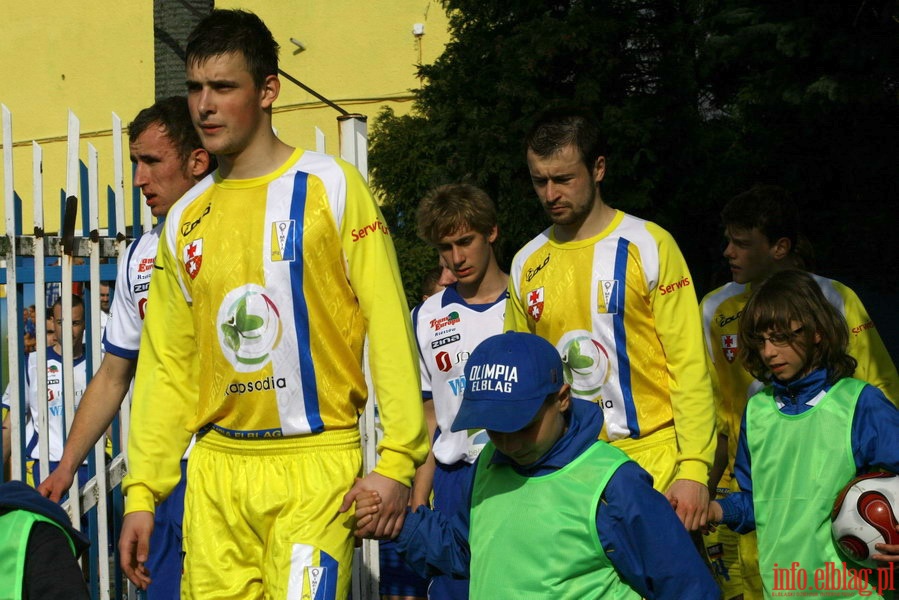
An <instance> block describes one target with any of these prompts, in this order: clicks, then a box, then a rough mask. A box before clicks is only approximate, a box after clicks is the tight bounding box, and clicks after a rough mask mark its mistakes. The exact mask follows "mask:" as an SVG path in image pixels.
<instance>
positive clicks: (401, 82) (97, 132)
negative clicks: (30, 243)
mask: <svg viewBox="0 0 899 600" xmlns="http://www.w3.org/2000/svg"><path fill="white" fill-rule="evenodd" d="M6 4H7V5H6V6H5V14H4V18H3V19H2V20H0V56H2V57H3V59H2V60H0V103H3V104H5V105H6V106H7V107H8V108H9V110H10V112H11V113H12V116H13V126H12V131H13V146H14V169H13V170H14V175H15V189H16V192H17V193H18V194H19V196H21V197H22V199H23V210H22V213H23V217H24V223H25V226H24V228H23V229H24V231H25V232H26V233H30V231H31V227H32V221H31V216H32V214H33V209H32V204H31V198H32V196H33V193H32V189H33V187H32V185H33V184H32V149H31V141H32V140H37V141H38V142H39V143H40V144H41V146H42V148H43V152H44V169H43V172H44V194H43V198H44V201H45V204H46V205H47V206H48V208H47V209H46V210H45V219H46V221H45V230H47V231H56V230H57V229H58V227H59V208H58V199H59V190H60V189H62V188H64V187H65V181H66V166H65V160H66V142H65V140H66V128H67V111H68V110H69V109H71V110H72V111H74V113H75V114H76V115H77V116H78V118H79V119H80V122H81V132H82V142H81V145H80V148H79V156H80V158H81V160H82V161H83V162H84V163H85V164H87V162H88V150H87V144H88V143H91V144H92V145H93V146H94V147H96V149H97V150H98V152H99V155H100V158H99V181H100V185H99V189H100V207H101V219H100V227H101V228H104V227H106V225H107V223H106V213H105V206H106V188H107V186H112V184H113V163H112V160H111V156H112V134H111V113H112V112H115V113H117V114H118V115H119V116H120V117H121V119H122V121H123V122H124V125H125V126H127V124H128V122H129V121H130V120H131V119H132V118H133V117H134V116H135V114H136V113H137V112H138V111H139V110H140V109H141V108H143V107H145V106H148V105H149V104H151V103H152V102H153V100H154V90H155V86H154V62H153V60H154V59H153V52H154V50H153V3H152V2H150V1H149V0H144V1H141V2H108V1H103V2H50V1H49V0H32V1H31V2H28V3H6ZM216 6H217V7H219V8H243V9H246V10H251V11H253V12H255V13H257V14H258V15H259V16H260V17H261V18H262V19H263V21H265V23H266V24H267V25H268V26H269V28H270V29H271V30H272V33H273V35H274V36H275V39H276V40H277V41H278V43H279V44H280V45H281V54H280V57H281V68H282V70H284V71H285V72H286V73H288V74H290V75H292V76H293V77H295V78H296V79H299V80H300V81H302V82H303V83H304V84H306V85H307V86H309V87H310V88H312V89H314V90H315V91H316V92H318V93H319V94H321V95H323V96H325V97H327V98H328V99H330V100H332V101H333V102H335V103H337V104H338V105H340V106H342V107H343V108H344V109H345V110H347V111H349V112H352V113H362V114H364V115H366V116H368V117H369V128H370V127H371V125H372V123H373V120H374V117H375V116H376V115H377V113H378V112H379V111H380V109H381V107H382V106H385V105H388V106H391V107H393V109H394V110H395V111H396V112H397V113H398V114H405V113H407V112H408V111H409V110H410V109H411V104H412V103H411V100H412V97H411V90H412V89H415V88H417V87H418V86H419V81H418V79H417V78H416V65H417V64H420V63H423V64H428V63H431V62H433V61H434V60H435V59H436V58H437V57H438V56H439V55H440V54H441V53H442V52H443V49H444V46H445V44H446V42H447V41H448V34H447V17H446V14H445V13H444V11H443V8H442V6H441V5H440V3H439V1H437V0H389V1H382V2H370V1H368V0H314V1H313V0H307V1H304V2H296V1H291V0H244V1H242V2H228V1H222V2H217V3H216ZM415 24H421V25H423V27H424V34H423V35H421V36H416V35H414V34H413V26H414V25H415ZM290 38H295V39H297V40H299V41H301V42H302V43H303V45H304V46H305V48H306V49H305V50H304V51H302V52H297V46H296V45H294V44H293V43H292V42H291V41H290ZM274 113H275V115H274V126H275V128H276V129H277V130H278V134H279V136H280V137H281V138H282V139H283V140H284V141H285V142H287V143H289V144H292V145H296V146H302V147H306V148H314V147H315V133H314V127H315V126H316V125H317V126H318V127H319V128H320V129H322V131H323V132H324V133H325V135H326V143H327V146H326V150H327V152H329V153H331V154H337V153H338V151H339V149H338V125H337V116H338V115H339V113H338V112H337V111H336V110H335V109H333V108H331V107H328V106H326V105H325V104H323V103H322V102H321V101H319V100H318V99H316V98H315V97H314V96H313V95H311V94H309V93H308V92H306V91H304V90H302V89H301V88H299V87H297V86H296V85H294V84H293V83H291V82H289V81H287V80H286V79H283V78H282V85H281V96H280V98H279V100H278V102H277V103H276V104H275V110H274ZM0 141H2V140H0ZM127 142H128V140H127V133H125V135H123V148H124V154H125V161H126V163H127V160H128V144H127ZM5 176H6V173H5V168H4V167H3V165H2V164H0V178H2V177H5ZM130 185H131V171H130V167H129V166H128V165H127V164H126V167H125V186H126V192H125V195H126V201H127V200H128V199H130V198H131V189H130ZM2 204H3V203H2V202H0V215H2V216H3V218H4V219H5V215H6V212H5V206H3V205H2ZM127 220H128V222H129V223H130V211H129V213H128V217H127ZM79 225H80V219H79Z"/></svg>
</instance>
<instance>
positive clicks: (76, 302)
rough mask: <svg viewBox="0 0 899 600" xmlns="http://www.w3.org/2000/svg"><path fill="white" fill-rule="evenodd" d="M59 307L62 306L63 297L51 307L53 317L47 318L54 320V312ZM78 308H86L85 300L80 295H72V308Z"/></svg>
mask: <svg viewBox="0 0 899 600" xmlns="http://www.w3.org/2000/svg"><path fill="white" fill-rule="evenodd" d="M57 306H62V296H60V297H59V298H57V299H56V302H54V303H53V304H52V305H51V306H50V315H51V316H49V317H47V318H48V319H51V318H53V317H52V315H53V310H54V309H55V308H56V307H57ZM76 306H84V299H83V298H82V297H81V296H79V295H78V294H72V308H75V307H76Z"/></svg>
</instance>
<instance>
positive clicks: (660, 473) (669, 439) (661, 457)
mask: <svg viewBox="0 0 899 600" xmlns="http://www.w3.org/2000/svg"><path fill="white" fill-rule="evenodd" d="M612 445H613V446H616V447H617V448H619V449H620V450H622V451H623V452H624V453H625V454H627V455H628V456H629V457H630V458H631V460H633V461H634V462H636V463H637V464H638V465H640V466H641V467H643V468H644V469H646V470H647V471H648V472H649V474H650V475H652V487H654V488H655V489H656V490H658V491H660V492H662V493H663V494H664V493H665V492H667V491H668V488H669V487H671V484H672V483H674V473H675V470H676V469H677V438H676V437H675V434H674V427H668V428H667V429H662V430H660V431H657V432H655V433H653V434H650V435H648V436H646V437H642V438H640V439H637V440H634V439H631V438H625V439H623V440H615V441H614V442H612Z"/></svg>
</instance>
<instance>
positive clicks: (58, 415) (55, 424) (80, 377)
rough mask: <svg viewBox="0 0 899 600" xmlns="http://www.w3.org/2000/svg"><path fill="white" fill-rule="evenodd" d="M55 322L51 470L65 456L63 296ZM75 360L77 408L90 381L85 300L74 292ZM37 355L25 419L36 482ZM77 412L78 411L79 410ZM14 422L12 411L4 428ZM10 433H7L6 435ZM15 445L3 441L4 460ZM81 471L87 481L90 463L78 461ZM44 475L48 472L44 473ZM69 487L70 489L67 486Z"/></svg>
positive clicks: (31, 363)
mask: <svg viewBox="0 0 899 600" xmlns="http://www.w3.org/2000/svg"><path fill="white" fill-rule="evenodd" d="M50 311H51V313H52V314H53V320H54V322H55V331H56V333H57V335H56V336H55V340H54V342H53V345H48V346H47V364H46V369H47V411H48V422H49V429H48V434H49V436H48V444H49V450H50V454H49V456H48V457H47V459H48V461H49V466H50V473H51V474H52V472H53V471H55V470H56V468H57V466H58V464H59V460H60V458H61V456H62V443H63V428H64V426H65V425H64V423H63V406H64V400H63V380H62V377H63V358H62V344H63V340H62V335H63V333H62V298H60V299H57V300H56V302H55V303H54V304H53V306H52V307H50ZM71 327H72V329H71V333H70V335H71V336H72V361H73V367H74V368H73V373H72V375H73V377H74V381H73V384H72V389H73V391H74V399H73V404H74V406H75V408H76V409H77V408H78V406H79V404H80V402H81V396H82V395H83V394H84V388H85V386H86V385H87V366H86V357H85V354H84V327H85V323H84V301H83V300H82V299H81V296H78V295H75V294H73V295H72V321H71ZM47 341H48V342H49V341H50V334H49V333H48V334H47ZM37 368H38V364H37V355H36V354H35V353H31V354H29V355H28V359H27V363H26V366H25V402H26V406H27V409H28V414H27V419H26V422H25V453H26V455H27V456H26V460H27V461H29V462H30V463H32V464H33V468H32V472H31V475H32V480H33V482H34V483H35V484H38V483H40V482H41V471H40V465H39V463H38V461H39V459H40V445H39V443H38V434H39V431H38V426H37V423H38V411H39V403H40V400H39V399H38V389H37ZM76 414H77V412H76ZM9 427H10V422H9V414H7V415H6V417H5V419H4V422H3V429H4V431H9ZM4 437H6V436H4ZM10 454H11V448H10V445H9V443H8V442H5V441H4V444H3V461H4V463H5V462H6V461H8V460H9V457H10ZM75 470H78V471H79V476H80V481H81V482H84V481H87V464H86V463H84V464H82V463H81V462H79V463H77V464H76V465H75V466H74V467H73V472H74V471H75ZM43 475H45V476H46V475H47V473H44V474H43ZM66 491H68V490H66Z"/></svg>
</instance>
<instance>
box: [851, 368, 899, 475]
mask: <svg viewBox="0 0 899 600" xmlns="http://www.w3.org/2000/svg"><path fill="white" fill-rule="evenodd" d="M897 442H899V409H897V408H896V406H895V405H893V403H892V402H890V401H889V399H887V397H886V396H885V395H884V393H883V392H882V391H881V390H880V389H878V388H876V387H874V386H873V385H866V386H865V387H864V388H863V389H862V393H861V394H860V395H859V397H858V404H857V405H856V407H855V416H854V417H853V418H852V455H853V456H854V457H855V465H856V467H858V469H859V470H861V469H866V468H868V467H878V468H882V469H886V470H887V471H890V472H892V473H899V443H897Z"/></svg>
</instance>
